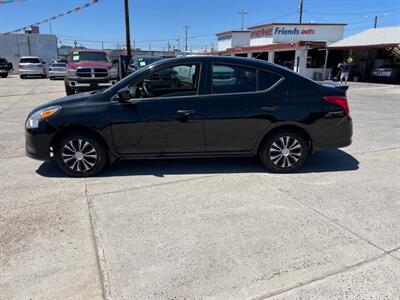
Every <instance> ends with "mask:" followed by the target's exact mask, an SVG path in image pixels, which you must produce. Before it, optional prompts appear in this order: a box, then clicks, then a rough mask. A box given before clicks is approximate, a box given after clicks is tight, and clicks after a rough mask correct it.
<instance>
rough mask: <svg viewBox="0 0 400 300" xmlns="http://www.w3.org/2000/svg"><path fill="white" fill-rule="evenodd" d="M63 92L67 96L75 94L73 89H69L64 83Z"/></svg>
mask: <svg viewBox="0 0 400 300" xmlns="http://www.w3.org/2000/svg"><path fill="white" fill-rule="evenodd" d="M65 93H66V94H67V96H69V95H73V94H75V90H74V89H71V88H70V87H69V86H68V85H67V84H65Z"/></svg>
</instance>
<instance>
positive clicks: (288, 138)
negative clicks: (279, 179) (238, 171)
mask: <svg viewBox="0 0 400 300" xmlns="http://www.w3.org/2000/svg"><path fill="white" fill-rule="evenodd" d="M309 148H310V147H309V141H308V140H307V139H306V138H305V137H304V136H303V135H302V134H300V133H299V132H297V131H295V130H289V129H284V130H280V131H277V132H275V133H272V134H271V135H268V136H267V138H266V139H265V140H264V141H263V143H262V144H261V146H260V151H259V156H260V160H261V162H262V163H263V164H264V166H266V167H267V168H268V169H269V170H271V171H272V172H274V173H291V172H293V171H295V170H297V169H298V168H300V167H301V166H302V165H303V164H304V162H305V160H306V159H307V156H308V153H309Z"/></svg>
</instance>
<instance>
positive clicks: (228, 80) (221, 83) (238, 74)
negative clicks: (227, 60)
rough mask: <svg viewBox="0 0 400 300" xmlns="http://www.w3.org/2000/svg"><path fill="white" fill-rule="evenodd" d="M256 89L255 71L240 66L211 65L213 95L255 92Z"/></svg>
mask: <svg viewBox="0 0 400 300" xmlns="http://www.w3.org/2000/svg"><path fill="white" fill-rule="evenodd" d="M256 89H257V72H256V70H254V69H251V68H246V67H242V66H232V65H223V64H213V66H212V93H213V94H228V93H244V92H255V91H256Z"/></svg>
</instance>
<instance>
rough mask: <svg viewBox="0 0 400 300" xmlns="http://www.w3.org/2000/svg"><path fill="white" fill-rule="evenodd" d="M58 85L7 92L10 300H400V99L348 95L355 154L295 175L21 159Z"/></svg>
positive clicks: (3, 256)
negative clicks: (34, 117)
mask: <svg viewBox="0 0 400 300" xmlns="http://www.w3.org/2000/svg"><path fill="white" fill-rule="evenodd" d="M64 95H65V92H64V86H63V81H50V80H48V79H31V80H20V79H19V78H18V77H16V76H11V77H10V78H6V79H1V80H0V128H1V130H0V154H1V156H0V189H1V197H0V204H1V208H2V212H1V214H0V291H1V292H0V298H1V299H38V298H40V299H102V298H106V299H203V298H208V299H214V298H215V299H264V298H272V299H343V298H346V299H366V298H370V299H398V298H400V285H399V282H400V239H399V237H400V197H399V191H400V86H394V85H379V84H363V83H351V84H350V89H349V91H348V98H349V103H350V107H351V115H352V117H353V122H354V137H353V144H352V145H351V146H350V147H348V148H343V149H340V150H332V151H324V152H318V153H315V154H314V155H313V156H312V157H310V158H309V160H308V162H307V163H306V165H305V167H304V168H302V169H301V170H300V171H299V172H297V173H295V174H284V175H282V174H272V173H269V172H268V171H265V169H264V168H263V167H262V166H261V165H260V163H259V162H258V161H257V160H256V159H243V158H241V159H196V160H195V159H190V160H166V161H131V162H120V163H118V164H117V165H115V166H113V167H112V168H109V169H107V170H106V171H105V172H103V173H101V174H100V175H99V176H97V177H93V178H88V179H76V178H68V177H66V176H65V175H64V174H63V173H61V172H60V171H59V170H58V169H57V168H56V167H55V166H54V165H53V164H51V163H49V162H45V163H43V162H40V161H35V160H31V159H29V158H27V157H25V153H24V151H25V150H24V122H25V119H26V116H27V114H28V113H29V111H30V110H31V109H32V108H34V107H35V106H37V105H39V104H43V103H46V102H47V101H50V100H52V99H55V98H58V97H62V96H64Z"/></svg>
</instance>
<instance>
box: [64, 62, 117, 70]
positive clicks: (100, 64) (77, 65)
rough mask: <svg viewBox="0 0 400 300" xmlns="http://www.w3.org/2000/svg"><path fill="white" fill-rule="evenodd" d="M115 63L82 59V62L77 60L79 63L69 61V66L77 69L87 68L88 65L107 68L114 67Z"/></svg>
mask: <svg viewBox="0 0 400 300" xmlns="http://www.w3.org/2000/svg"><path fill="white" fill-rule="evenodd" d="M112 66H113V64H112V63H110V62H101V61H82V62H77V63H73V62H69V63H68V67H70V68H72V69H76V68H82V67H83V68H85V67H86V68H87V67H93V68H106V69H110V68H112Z"/></svg>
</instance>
